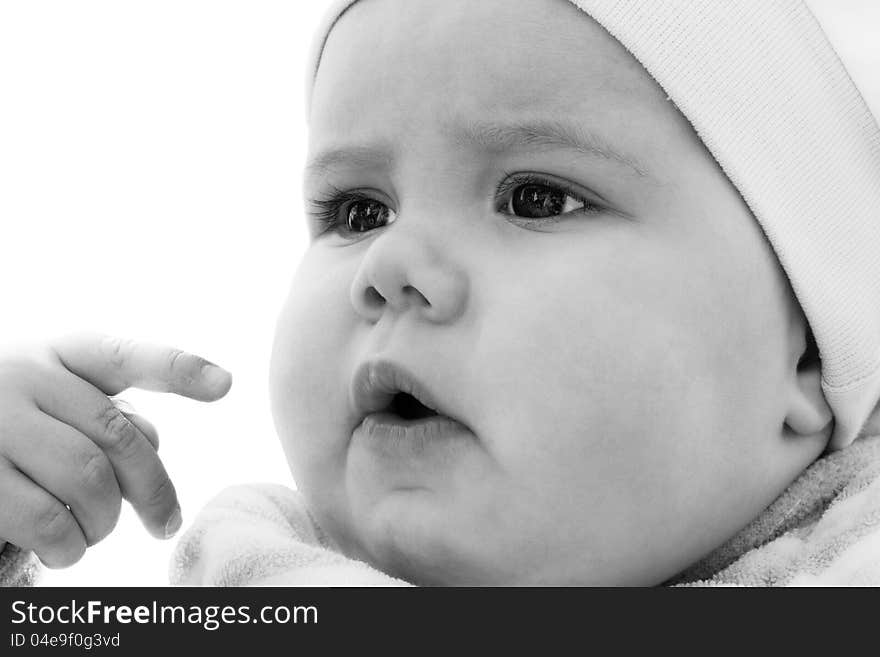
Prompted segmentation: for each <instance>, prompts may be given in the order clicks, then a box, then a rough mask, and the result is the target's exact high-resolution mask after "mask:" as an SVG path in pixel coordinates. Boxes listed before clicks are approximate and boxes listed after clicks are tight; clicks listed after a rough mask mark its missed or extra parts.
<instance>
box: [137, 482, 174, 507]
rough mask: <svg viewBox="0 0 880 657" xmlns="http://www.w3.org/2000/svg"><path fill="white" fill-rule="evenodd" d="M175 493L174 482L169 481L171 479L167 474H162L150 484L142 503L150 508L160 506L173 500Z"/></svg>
mask: <svg viewBox="0 0 880 657" xmlns="http://www.w3.org/2000/svg"><path fill="white" fill-rule="evenodd" d="M175 494H176V493H175V491H174V484H172V483H171V479H169V478H168V476H167V475H164V476H162V478H161V479H159V480H158V481H156V483H155V484H154V485H153V486H152V488H151V490H150V493H149V495H147V497H146V499H145V500H144V503H145V504H146V506H147V507H149V508H151V509H155V508H161V507H164V506H166V505H168V504H169V502H171V501H173V500H174V497H175Z"/></svg>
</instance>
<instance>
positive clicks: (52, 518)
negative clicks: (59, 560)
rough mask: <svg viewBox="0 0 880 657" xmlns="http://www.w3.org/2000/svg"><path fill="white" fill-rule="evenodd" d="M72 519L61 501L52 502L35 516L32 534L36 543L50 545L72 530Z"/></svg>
mask: <svg viewBox="0 0 880 657" xmlns="http://www.w3.org/2000/svg"><path fill="white" fill-rule="evenodd" d="M73 526H74V519H73V516H72V515H71V513H70V511H68V510H67V507H66V506H64V505H63V504H61V502H57V501H56V502H52V503H51V504H49V505H48V506H47V507H46V508H45V509H43V510H42V511H41V512H40V513H39V514H38V515H37V518H36V523H35V525H34V536H35V539H36V542H37V544H38V545H45V546H52V545H57V544H58V543H61V542H63V541H64V539H65V538H66V537H67V535H68V534H69V533H70V532H71V531H73Z"/></svg>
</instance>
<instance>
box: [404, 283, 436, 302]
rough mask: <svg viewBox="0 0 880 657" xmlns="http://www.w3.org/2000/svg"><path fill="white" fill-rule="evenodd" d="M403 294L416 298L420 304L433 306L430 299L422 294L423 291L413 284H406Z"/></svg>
mask: <svg viewBox="0 0 880 657" xmlns="http://www.w3.org/2000/svg"><path fill="white" fill-rule="evenodd" d="M403 296H404V297H409V298H412V299H414V300H415V301H416V302H417V303H419V304H420V305H423V306H426V307H430V306H431V302H430V301H428V299H427V298H426V297H425V295H424V294H422V293H421V292H419V291H418V290H417V289H416V288H414V287H413V286H412V285H404V286H403Z"/></svg>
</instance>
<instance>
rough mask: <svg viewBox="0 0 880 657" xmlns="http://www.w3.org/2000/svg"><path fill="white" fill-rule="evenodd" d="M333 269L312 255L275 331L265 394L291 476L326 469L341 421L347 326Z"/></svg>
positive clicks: (344, 296)
mask: <svg viewBox="0 0 880 657" xmlns="http://www.w3.org/2000/svg"><path fill="white" fill-rule="evenodd" d="M338 269H339V268H338V267H333V266H332V264H331V263H328V262H326V258H322V257H318V256H316V255H314V254H312V253H311V252H310V253H309V254H307V256H306V257H305V258H304V260H303V262H302V264H301V266H300V268H299V270H298V271H297V274H296V276H295V277H294V280H293V283H292V286H291V290H290V293H289V295H288V298H287V300H286V301H285V304H284V306H283V308H282V311H281V314H280V316H279V321H278V324H277V328H276V335H275V344H274V348H273V353H272V362H271V375H270V387H271V394H272V405H273V414H274V417H275V422H276V426H277V428H278V432H279V437H280V438H281V441H282V444H283V446H284V448H285V451H286V452H287V454H288V460H289V462H290V463H291V466H292V467H293V468H294V469H295V474H299V475H300V476H301V477H305V476H307V475H308V474H309V473H310V472H311V471H313V470H316V469H318V470H321V469H326V468H328V467H330V466H331V464H332V462H333V460H334V458H336V456H335V453H336V452H337V451H338V450H339V449H341V443H342V440H343V438H345V437H347V436H343V434H342V427H343V425H344V423H345V420H346V417H345V416H346V413H345V411H346V402H347V398H346V395H345V390H346V388H345V385H344V382H345V381H346V377H347V371H348V370H347V353H348V352H347V349H348V345H349V343H350V339H351V338H350V336H351V331H352V325H353V322H354V317H353V313H352V311H351V306H350V304H349V302H348V287H347V282H346V280H345V278H344V276H342V275H340V273H339V271H338Z"/></svg>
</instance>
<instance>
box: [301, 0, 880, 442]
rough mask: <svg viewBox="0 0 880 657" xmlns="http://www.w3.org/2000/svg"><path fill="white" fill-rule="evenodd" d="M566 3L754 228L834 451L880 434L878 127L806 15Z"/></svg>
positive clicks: (325, 39) (736, 4)
mask: <svg viewBox="0 0 880 657" xmlns="http://www.w3.org/2000/svg"><path fill="white" fill-rule="evenodd" d="M570 2H571V3H572V4H574V5H575V6H577V7H578V8H579V9H580V10H582V11H583V12H584V13H585V14H586V15H588V16H589V17H590V18H592V19H593V20H595V21H596V22H597V23H599V24H600V25H601V26H602V27H603V28H605V30H607V31H608V33H609V34H610V35H611V36H613V37H614V38H616V39H617V40H618V41H619V42H620V43H621V44H622V45H623V46H624V47H625V48H626V49H627V50H628V51H629V52H630V53H631V54H632V55H633V57H634V58H635V59H636V60H638V61H639V62H640V63H641V64H642V66H643V67H644V68H645V70H646V71H647V72H648V73H649V74H650V75H651V76H652V77H653V78H654V79H655V80H656V81H657V83H658V84H659V85H660V86H661V87H662V88H663V90H664V91H665V92H666V94H667V95H668V97H669V98H670V100H671V101H672V102H674V103H675V105H676V107H677V108H678V109H679V110H680V111H681V113H682V114H683V115H684V116H685V118H687V119H688V121H690V123H691V124H692V125H693V127H694V130H695V131H696V133H697V134H698V135H699V137H700V138H701V139H702V140H703V143H704V144H705V145H706V148H707V149H708V150H709V152H710V153H712V155H713V156H714V157H715V159H716V160H717V162H718V164H719V166H720V167H721V168H722V169H723V170H724V173H725V174H726V175H727V177H728V178H729V179H730V181H731V183H732V184H733V185H734V186H735V187H736V188H737V190H739V193H740V195H741V196H742V198H743V200H744V201H745V202H746V203H747V204H748V206H749V208H750V209H751V211H752V214H753V215H754V217H755V219H756V220H757V221H758V223H759V224H760V225H761V228H762V229H763V231H764V233H765V235H766V236H767V239H768V241H769V242H770V244H771V245H772V247H773V250H774V252H775V253H776V256H777V257H778V259H779V262H780V264H781V265H782V268H783V269H784V270H785V273H786V274H787V275H788V278H789V281H790V282H791V286H792V289H793V290H794V293H795V295H796V296H797V299H798V301H799V302H800V305H801V307H802V308H803V311H804V314H805V316H806V318H807V320H808V321H809V324H810V328H811V329H812V332H813V335H814V336H815V338H816V344H817V345H818V347H819V353H820V356H821V359H822V390H823V392H824V393H825V398H826V399H827V401H828V404H829V406H830V407H831V409H832V411H833V412H834V419H835V424H834V433H833V435H832V437H831V442H830V447H831V449H841V448H842V447H845V446H846V445H848V444H849V443H850V442H852V441H853V440H854V439H855V438H856V437H857V436H858V435H859V434H860V433H870V432H872V431H874V430H875V429H880V404H878V400H880V257H878V256H877V254H878V253H880V127H878V125H877V121H876V119H875V118H874V116H873V115H872V114H871V112H870V110H869V109H868V106H867V105H866V103H865V101H864V99H863V98H862V96H861V95H860V93H859V90H858V89H857V88H856V86H855V84H854V83H853V81H852V79H851V77H850V76H849V74H848V72H847V70H846V68H845V67H844V65H843V64H842V63H841V61H840V59H839V58H838V56H837V53H836V52H835V50H834V48H833V47H832V46H831V44H830V43H829V41H828V39H827V37H826V35H825V33H824V32H823V31H822V28H821V26H820V25H819V23H818V22H817V20H816V18H815V16H814V15H813V14H812V13H811V11H810V9H809V8H808V7H807V5H806V4H804V2H803V1H802V0H773V1H772V2H761V1H759V0H700V1H699V2H697V1H695V0H651V1H650V2H633V1H632V0H570ZM357 4H358V2H357V0H337V1H336V2H335V4H334V5H332V6H331V7H330V10H329V12H328V14H327V16H326V18H325V20H324V24H323V27H322V29H321V30H319V31H318V33H317V38H316V40H315V43H314V46H313V48H312V61H311V65H310V66H309V68H308V70H307V79H306V91H307V95H306V98H307V100H306V102H307V109H306V115H307V116H308V115H309V111H310V107H309V106H308V103H310V94H311V90H312V86H313V85H314V84H315V80H317V79H319V78H320V60H321V54H322V52H323V49H324V47H325V45H326V44H328V43H331V42H332V30H333V26H334V25H335V23H336V21H337V20H340V18H342V17H343V15H344V14H345V13H346V12H347V11H348V10H349V9H350V8H351V9H352V14H354V13H355V12H356V11H357V10H358V9H359V8H358V7H357V6H356V5H357ZM408 6H409V7H416V6H417V3H411V4H409V5H408ZM401 11H407V8H405V7H404V5H403V4H401ZM342 19H343V20H344V18H342ZM583 20H584V21H587V20H589V18H587V16H584V18H583ZM334 47H336V48H339V47H341V46H339V45H336V46H334ZM450 106H451V107H454V99H451V105H450Z"/></svg>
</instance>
